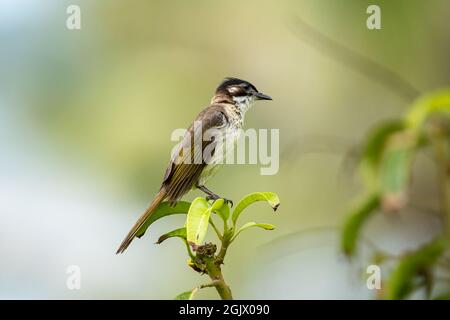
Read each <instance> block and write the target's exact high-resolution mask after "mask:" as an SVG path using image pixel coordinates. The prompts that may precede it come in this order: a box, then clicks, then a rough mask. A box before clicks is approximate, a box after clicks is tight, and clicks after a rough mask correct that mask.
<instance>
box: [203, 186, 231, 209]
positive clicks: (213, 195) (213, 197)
mask: <svg viewBox="0 0 450 320" xmlns="http://www.w3.org/2000/svg"><path fill="white" fill-rule="evenodd" d="M197 189H200V190H202V191H203V192H204V193H206V194H207V195H208V196H207V197H206V200H217V199H223V200H225V202H226V203H228V204H230V206H231V207H233V201H232V200H230V199H227V198H224V197H221V196H219V195H218V194H216V193H214V192H212V191H211V190H209V189H208V188H207V187H205V186H200V185H198V186H197Z"/></svg>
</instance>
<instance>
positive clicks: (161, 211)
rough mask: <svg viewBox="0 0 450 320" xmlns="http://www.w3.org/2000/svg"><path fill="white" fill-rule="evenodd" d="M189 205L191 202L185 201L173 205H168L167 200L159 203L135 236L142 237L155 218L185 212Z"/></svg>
mask: <svg viewBox="0 0 450 320" xmlns="http://www.w3.org/2000/svg"><path fill="white" fill-rule="evenodd" d="M190 205H191V203H190V202H187V201H179V202H178V203H177V204H176V205H175V206H173V207H172V206H170V205H169V203H168V202H163V203H161V204H160V205H159V206H158V207H157V208H156V210H155V212H153V213H152V215H151V216H150V218H149V219H148V220H147V221H146V222H145V224H144V225H143V226H142V227H141V228H140V229H139V231H138V232H137V234H136V236H137V237H138V238H140V237H142V236H143V235H144V233H145V231H146V230H147V228H148V227H150V225H151V224H153V223H154V222H155V221H156V220H159V219H161V218H163V217H166V216H170V215H172V214H187V212H188V211H189V207H190Z"/></svg>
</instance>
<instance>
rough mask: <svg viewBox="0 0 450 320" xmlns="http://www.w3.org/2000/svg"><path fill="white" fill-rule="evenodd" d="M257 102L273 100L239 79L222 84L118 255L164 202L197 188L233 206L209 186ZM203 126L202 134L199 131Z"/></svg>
mask: <svg viewBox="0 0 450 320" xmlns="http://www.w3.org/2000/svg"><path fill="white" fill-rule="evenodd" d="M257 100H272V98H271V97H270V96H268V95H266V94H264V93H261V92H259V91H258V90H257V89H256V87H255V86H254V85H253V84H251V83H250V82H248V81H245V80H241V79H238V78H233V77H227V78H225V79H224V80H223V81H222V82H221V83H220V84H219V86H218V87H217V88H216V90H215V93H214V96H213V97H212V99H211V102H210V105H209V106H207V107H206V108H205V109H203V110H202V111H201V112H200V113H199V114H198V115H197V117H196V118H195V120H194V122H193V123H192V124H191V125H190V127H189V128H188V129H187V130H186V133H185V134H184V136H183V138H182V139H181V141H180V143H179V144H178V146H177V148H176V149H175V152H173V153H172V157H171V159H170V161H169V164H168V166H167V169H166V171H165V174H164V177H163V181H162V183H161V187H160V189H159V191H158V193H157V194H156V196H155V197H154V199H153V201H152V202H151V204H150V206H149V207H148V208H147V210H146V211H145V212H144V213H143V214H142V215H141V217H140V218H139V219H138V220H137V221H136V223H135V224H134V225H133V227H132V228H131V230H130V231H129V232H128V234H127V236H126V237H125V239H124V240H123V241H122V243H121V245H120V247H119V248H118V250H117V252H116V254H119V253H123V252H124V251H125V250H126V249H127V248H128V246H129V245H130V243H131V242H132V241H133V239H134V238H135V237H136V235H137V233H138V231H139V229H140V228H141V227H142V226H143V225H144V224H145V223H146V221H148V219H149V218H150V216H151V215H152V213H153V212H155V210H156V208H157V207H158V206H159V205H160V204H161V203H162V202H163V201H164V200H166V201H167V202H168V203H169V204H170V205H172V206H173V205H175V204H176V203H177V201H179V200H180V199H181V198H182V197H183V196H184V195H185V194H186V193H188V192H189V191H190V190H192V189H196V188H197V189H199V190H201V191H203V192H204V193H205V194H206V195H207V197H206V199H207V200H217V199H224V201H226V202H227V203H229V204H230V205H231V206H232V205H233V202H232V201H231V200H229V199H226V198H223V197H221V196H219V195H218V194H216V193H214V192H213V191H211V190H209V189H208V188H207V187H206V186H205V183H206V181H207V180H208V179H209V178H210V177H211V176H212V175H214V173H215V172H217V170H218V168H220V167H221V166H220V164H222V163H223V159H224V152H223V151H224V149H225V147H226V152H229V151H231V150H232V149H233V148H234V146H235V144H236V142H237V140H238V138H239V134H240V132H241V129H242V128H243V125H244V117H245V114H246V112H247V111H248V110H249V109H250V108H251V107H252V106H253V105H254V103H255V102H256V101H257ZM199 125H200V127H201V130H198V129H197V128H198V127H199ZM209 131H212V132H216V135H215V136H214V137H213V138H211V139H205V138H204V137H203V134H204V133H205V132H209ZM230 141H231V143H230ZM225 143H226V146H225ZM207 150H208V151H209V152H208V155H206V153H207V152H206V151H207Z"/></svg>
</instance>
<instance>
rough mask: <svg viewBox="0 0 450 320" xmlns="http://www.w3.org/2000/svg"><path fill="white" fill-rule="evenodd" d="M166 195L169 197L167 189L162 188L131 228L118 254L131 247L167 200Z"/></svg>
mask: <svg viewBox="0 0 450 320" xmlns="http://www.w3.org/2000/svg"><path fill="white" fill-rule="evenodd" d="M166 195H167V192H166V190H165V188H161V190H159V192H158V194H157V195H156V197H155V199H153V201H152V203H151V204H150V206H149V207H148V209H147V210H146V211H145V212H144V214H143V215H142V216H141V217H140V218H139V220H138V221H136V223H135V224H134V226H133V228H131V230H130V232H128V235H127V236H126V237H125V239H124V240H123V241H122V244H121V245H120V247H119V249H118V250H117V252H116V254H118V253H122V252H124V251H125V250H126V249H127V248H128V246H129V245H130V243H131V241H133V239H134V237H136V234H137V233H138V231H139V229H140V228H141V227H142V226H143V225H144V224H145V222H146V221H147V220H148V219H149V218H150V216H151V215H152V213H153V212H154V211H155V209H156V208H157V207H158V205H159V204H160V203H161V202H162V201H163V200H164V199H165V198H166Z"/></svg>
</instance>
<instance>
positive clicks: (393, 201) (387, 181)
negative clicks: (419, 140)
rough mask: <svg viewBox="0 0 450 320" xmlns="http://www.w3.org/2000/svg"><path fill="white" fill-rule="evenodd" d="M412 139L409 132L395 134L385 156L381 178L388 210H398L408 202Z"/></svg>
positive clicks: (384, 206)
mask: <svg viewBox="0 0 450 320" xmlns="http://www.w3.org/2000/svg"><path fill="white" fill-rule="evenodd" d="M412 139H413V137H412V136H411V135H410V134H408V132H405V133H401V134H396V135H394V136H393V137H392V138H391V140H392V142H391V146H390V147H389V148H388V150H387V151H386V152H385V155H384V157H383V161H382V164H381V167H380V176H379V179H380V186H381V192H382V193H383V208H384V209H385V210H387V211H398V210H399V209H401V208H402V207H403V206H404V205H405V203H406V189H407V186H408V184H409V181H410V173H411V167H412V159H413V155H414V146H415V141H413V140H412Z"/></svg>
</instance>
